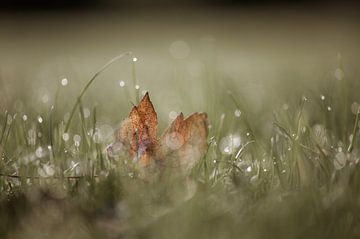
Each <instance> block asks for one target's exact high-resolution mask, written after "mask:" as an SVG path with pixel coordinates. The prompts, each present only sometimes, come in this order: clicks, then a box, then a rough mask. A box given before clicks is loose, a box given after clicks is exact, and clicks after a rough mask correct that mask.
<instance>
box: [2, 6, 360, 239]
mask: <svg viewBox="0 0 360 239" xmlns="http://www.w3.org/2000/svg"><path fill="white" fill-rule="evenodd" d="M105 13H106V12H105ZM82 14H83V15H82ZM342 14H343V15H341V12H340V11H336V14H334V13H333V12H331V13H330V14H328V15H327V13H322V12H318V13H316V14H314V13H309V12H306V13H304V14H303V15H301V14H294V12H292V11H290V12H289V11H284V12H281V11H280V10H279V12H277V14H274V12H273V11H268V10H267V11H262V10H258V11H256V12H255V11H253V12H252V10H251V9H248V10H247V11H238V10H231V9H227V10H224V9H223V10H222V9H217V10H216V11H214V10H206V9H205V10H203V9H202V10H201V14H200V12H199V11H198V10H196V11H195V10H194V11H190V10H189V11H186V13H184V12H181V11H177V10H176V11H174V12H170V11H166V12H165V13H161V14H160V13H159V12H156V11H154V12H153V13H151V12H150V13H149V12H148V11H146V12H145V13H144V12H141V11H140V10H136V11H135V10H134V11H133V12H131V11H129V12H122V14H118V13H115V12H110V13H106V14H104V13H94V12H90V13H86V14H85V13H81V12H80V13H78V12H75V13H67V14H63V15H61V14H60V15H59V16H56V14H48V15H46V13H42V14H33V15H31V14H30V15H29V16H28V15H25V14H24V15H21V14H19V15H16V16H15V17H14V16H13V15H9V16H6V15H2V21H0V28H1V29H2V37H1V38H0V46H1V55H0V154H1V159H0V238H11V239H13V238H50V237H51V238H157V239H158V238H199V239H200V238H207V239H208V238H249V239H250V238H251V239H253V238H255V239H256V238H279V239H280V238H359V237H360V151H359V146H360V140H359V127H360V124H359V120H360V118H359V109H360V97H359V90H360V81H359V79H358V77H359V70H358V62H359V57H358V56H359V53H360V52H359V47H358V42H359V39H360V38H359V36H360V33H359V30H358V27H357V25H358V21H357V20H356V19H357V18H355V17H354V16H355V14H354V12H351V11H348V12H345V14H344V13H342ZM356 14H357V13H356ZM184 16H185V17H184ZM344 16H346V17H344ZM44 19H45V20H44ZM264 19H265V20H266V21H265V20H264ZM284 19H287V20H284ZM208 33H209V34H208ZM129 50H131V51H133V52H128V51H129ZM146 92H148V93H149V94H150V97H151V101H152V103H153V105H154V108H155V110H156V112H157V117H158V121H159V127H158V135H159V134H160V133H161V132H163V131H164V130H165V129H166V128H167V127H168V125H169V124H170V122H172V121H173V120H174V118H175V117H176V116H177V115H178V114H179V113H180V112H183V113H184V115H185V116H189V115H191V114H192V113H194V112H206V113H207V115H208V121H209V134H208V137H207V139H206V140H207V143H208V148H207V151H206V153H205V154H204V155H202V157H201V159H199V160H198V161H197V163H196V164H195V166H194V167H193V168H191V170H188V171H186V173H185V174H184V173H178V171H181V170H180V169H179V170H178V169H177V168H176V167H172V168H168V169H167V168H165V169H164V170H163V171H162V173H161V174H160V173H159V172H158V171H157V170H154V171H150V173H148V174H147V176H146V177H144V176H143V175H142V170H143V169H142V168H141V167H139V165H138V162H136V161H134V160H133V159H132V158H129V157H127V156H126V155H124V154H121V152H120V154H117V155H115V156H114V157H109V156H108V150H107V149H108V146H109V145H110V144H111V143H113V142H114V140H115V136H116V134H117V131H118V129H119V128H120V126H121V125H120V122H121V121H122V120H123V119H125V118H126V117H128V115H129V112H130V110H131V109H132V107H133V105H136V104H137V103H138V102H139V100H140V99H141V98H142V97H143V95H144V94H145V93H146ZM190 156H191V155H190Z"/></svg>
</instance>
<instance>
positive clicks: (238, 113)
mask: <svg viewBox="0 0 360 239" xmlns="http://www.w3.org/2000/svg"><path fill="white" fill-rule="evenodd" d="M234 115H235V117H240V116H241V111H240V110H239V109H236V110H235V112H234Z"/></svg>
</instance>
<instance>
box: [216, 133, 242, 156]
mask: <svg viewBox="0 0 360 239" xmlns="http://www.w3.org/2000/svg"><path fill="white" fill-rule="evenodd" d="M240 145H241V139H240V136H238V135H232V134H230V135H228V136H225V137H224V138H222V139H221V140H220V144H219V148H220V151H221V152H222V153H224V154H232V153H233V152H234V151H235V149H236V148H238V147H239V146H240Z"/></svg>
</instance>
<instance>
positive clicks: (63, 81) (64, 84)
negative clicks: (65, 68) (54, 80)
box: [61, 78, 69, 86]
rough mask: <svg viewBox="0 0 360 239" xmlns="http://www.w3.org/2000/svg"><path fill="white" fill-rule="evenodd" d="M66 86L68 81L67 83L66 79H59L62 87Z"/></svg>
mask: <svg viewBox="0 0 360 239" xmlns="http://www.w3.org/2000/svg"><path fill="white" fill-rule="evenodd" d="M68 84H69V81H68V79H67V78H63V79H61V85H62V86H67V85H68Z"/></svg>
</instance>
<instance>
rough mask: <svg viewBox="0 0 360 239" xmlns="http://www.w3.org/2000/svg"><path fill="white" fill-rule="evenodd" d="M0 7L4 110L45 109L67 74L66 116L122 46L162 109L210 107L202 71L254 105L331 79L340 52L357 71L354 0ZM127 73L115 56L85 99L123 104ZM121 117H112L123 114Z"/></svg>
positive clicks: (41, 2)
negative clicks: (230, 85) (231, 84)
mask: <svg viewBox="0 0 360 239" xmlns="http://www.w3.org/2000/svg"><path fill="white" fill-rule="evenodd" d="M0 8H1V11H0V34H1V37H0V79H1V81H0V82H1V83H0V84H1V89H0V90H1V95H2V98H3V99H2V108H7V109H9V108H16V110H17V111H19V110H20V111H24V109H25V108H26V106H27V105H30V106H34V108H36V109H37V110H38V111H41V110H45V109H48V108H49V106H50V105H51V104H53V103H54V98H55V93H56V91H57V89H59V88H61V87H62V86H64V85H61V82H62V80H63V79H66V82H67V84H66V85H65V86H66V87H63V88H65V89H62V88H61V89H62V90H61V91H62V92H60V96H59V97H60V98H61V102H62V104H61V105H60V106H59V107H64V113H65V112H66V110H69V107H70V106H69V104H72V103H73V102H74V99H75V95H76V94H77V93H78V92H79V91H80V89H81V87H82V85H84V83H85V82H86V81H88V80H89V79H90V77H91V76H92V74H94V73H95V72H96V71H97V70H98V69H99V68H100V67H101V66H102V65H103V64H105V62H106V61H108V60H109V59H111V58H112V57H114V56H116V55H118V54H121V53H123V52H126V51H132V52H133V54H134V56H136V57H137V59H138V60H137V62H136V77H137V80H138V84H139V85H140V92H142V91H144V90H150V92H151V94H152V95H153V96H152V98H153V100H154V101H155V104H159V103H160V101H161V100H162V99H168V100H166V101H162V102H161V104H162V107H161V108H160V109H159V111H160V115H163V116H167V115H168V114H169V112H171V111H172V110H175V111H180V110H181V109H184V108H185V111H188V112H191V111H195V110H196V111H202V110H208V109H207V108H205V105H204V101H205V99H204V98H203V97H201V96H202V94H201V92H202V91H201V89H204V83H201V84H200V83H199V82H200V81H199V79H200V78H204V77H205V78H207V79H210V78H213V79H214V80H216V81H218V82H220V83H221V84H224V85H225V86H224V91H226V90H227V88H226V82H227V81H232V82H235V83H236V84H235V85H236V87H237V88H238V89H233V90H238V91H242V93H243V94H244V96H245V97H246V98H247V99H249V100H250V102H251V103H253V104H252V106H253V108H254V109H255V111H256V109H259V110H260V109H261V102H264V100H266V97H267V96H268V95H269V94H272V97H273V96H274V92H276V94H279V93H280V94H281V92H284V93H286V92H289V90H291V89H292V88H296V87H297V86H299V85H304V84H305V85H306V84H309V85H311V84H312V83H311V82H314V81H316V80H319V79H323V78H326V77H329V75H331V76H333V75H334V70H335V69H336V66H337V64H338V62H337V55H338V54H339V53H340V54H341V55H342V56H343V62H344V65H345V68H346V69H348V72H351V74H355V75H356V74H357V73H356V69H357V63H358V62H359V57H360V54H359V53H360V47H359V42H360V28H359V20H360V19H359V11H358V8H357V4H356V1H325V0H317V1H301V2H299V1H281V0H257V1H250V0H225V1H220V0H196V1H190V0H173V1H170V0H153V1H149V0H137V1H130V0H120V1H115V0H88V1H85V0H71V1H70V0H63V1H61V0H54V1H46V0H5V1H1V3H0ZM209 69H211V72H210V71H209ZM131 74H132V73H131V60H128V59H126V60H123V61H119V63H116V64H115V65H114V66H112V67H111V68H110V69H109V70H107V71H106V73H104V74H102V75H101V77H100V79H99V81H98V82H96V83H95V84H94V85H93V86H92V88H91V89H90V91H89V93H87V97H88V98H87V99H86V102H87V104H89V105H93V104H94V103H99V104H102V107H101V108H102V110H103V111H104V112H103V113H104V115H106V112H107V111H106V110H108V112H113V110H114V108H115V107H114V106H119V107H120V106H126V108H129V107H130V103H129V102H130V101H133V99H132V98H131V97H132V90H127V91H126V92H125V90H124V88H126V87H130V88H133V87H134V86H133V85H132V81H131V77H132V76H131ZM349 74H350V73H349ZM121 82H123V83H121ZM179 82H181V83H180V85H179V84H178V85H177V86H178V87H174V86H175V85H176V84H177V83H179ZM202 82H203V81H202ZM296 82H298V83H297V84H296ZM205 84H206V83H205ZM269 87H270V88H269ZM271 88H274V89H275V91H271ZM184 93H185V95H186V96H187V99H188V101H186V102H185V101H184ZM129 99H131V100H129ZM189 102H190V104H189ZM184 104H186V107H184ZM256 107H257V108H256ZM161 111H163V112H161ZM188 112H186V113H188ZM118 114H119V115H118V116H117V117H116V119H113V120H115V121H116V120H118V119H119V118H122V117H125V116H126V114H127V111H124V112H122V111H121V112H119V113H118Z"/></svg>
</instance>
